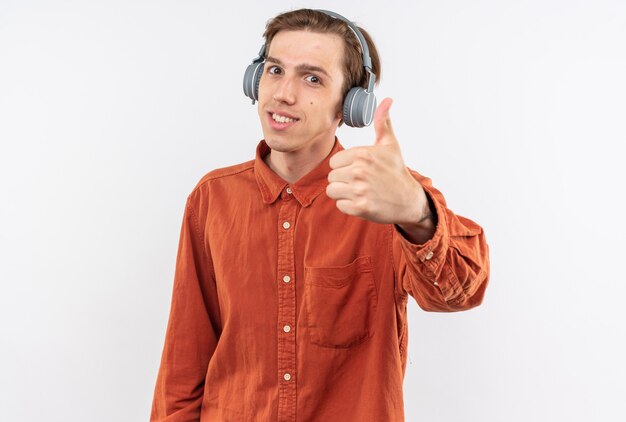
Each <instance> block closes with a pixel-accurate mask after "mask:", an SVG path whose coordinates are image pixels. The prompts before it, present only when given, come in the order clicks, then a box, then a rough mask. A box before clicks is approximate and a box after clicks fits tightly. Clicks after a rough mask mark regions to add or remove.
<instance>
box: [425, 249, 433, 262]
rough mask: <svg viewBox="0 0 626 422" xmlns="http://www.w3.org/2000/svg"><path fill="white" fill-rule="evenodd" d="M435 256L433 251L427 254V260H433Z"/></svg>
mask: <svg viewBox="0 0 626 422" xmlns="http://www.w3.org/2000/svg"><path fill="white" fill-rule="evenodd" d="M433 255H434V253H433V251H428V254H426V259H427V260H428V259H430V258H432V257H433Z"/></svg>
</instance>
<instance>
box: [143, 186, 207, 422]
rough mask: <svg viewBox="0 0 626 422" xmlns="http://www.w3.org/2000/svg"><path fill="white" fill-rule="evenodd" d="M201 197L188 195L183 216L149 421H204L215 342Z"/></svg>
mask: <svg viewBox="0 0 626 422" xmlns="http://www.w3.org/2000/svg"><path fill="white" fill-rule="evenodd" d="M194 202H195V204H194ZM197 202H198V201H193V200H192V195H190V196H189V197H188V199H187V204H186V207H185V212H184V216H183V223H182V227H181V231H180V241H179V244H178V255H177V258H176V267H175V273H174V288H173V293H172V300H171V307H170V314H169V320H168V324H167V330H166V334H165V345H164V347H163V353H162V356H161V364H160V368H159V372H158V376H157V381H156V386H155V390H154V398H153V402H152V413H151V417H150V421H159V422H165V421H168V422H183V421H185V422H187V421H199V420H200V411H201V406H202V398H203V393H204V380H205V376H206V372H207V368H208V364H209V360H210V359H211V356H212V355H213V352H214V350H215V347H216V344H217V339H218V328H217V327H218V325H217V324H216V322H215V321H216V319H217V315H218V313H217V312H216V310H217V309H218V306H217V299H216V298H217V294H216V289H215V276H214V271H213V265H212V261H211V255H210V251H209V250H208V245H207V244H206V242H205V241H204V229H203V228H204V226H205V225H204V224H200V220H201V218H199V217H198V215H199V214H203V212H202V211H200V210H201V209H202V207H201V206H199V205H198V204H197Z"/></svg>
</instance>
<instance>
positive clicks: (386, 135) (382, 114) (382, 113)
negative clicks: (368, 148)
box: [374, 98, 397, 145]
mask: <svg viewBox="0 0 626 422" xmlns="http://www.w3.org/2000/svg"><path fill="white" fill-rule="evenodd" d="M392 103H393V100H392V99H391V98H385V99H384V100H383V101H382V102H381V103H380V104H379V105H378V107H377V108H376V111H375V112H374V130H375V132H376V142H375V144H376V145H391V144H396V143H397V140H396V136H395V134H394V133H393V128H392V127H391V117H390V116H389V109H390V108H391V104H392Z"/></svg>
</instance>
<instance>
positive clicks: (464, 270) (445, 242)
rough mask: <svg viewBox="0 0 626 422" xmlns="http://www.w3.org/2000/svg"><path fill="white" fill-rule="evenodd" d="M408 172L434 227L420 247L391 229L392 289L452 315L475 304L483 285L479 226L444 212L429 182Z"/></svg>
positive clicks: (485, 253)
mask: <svg viewBox="0 0 626 422" xmlns="http://www.w3.org/2000/svg"><path fill="white" fill-rule="evenodd" d="M411 174H412V175H413V177H414V178H415V179H416V180H417V181H418V182H419V183H420V184H421V185H422V187H423V188H424V191H425V192H426V194H427V195H428V198H429V199H430V201H432V206H434V211H435V214H436V215H435V216H433V217H434V219H433V221H434V222H435V225H436V228H435V231H434V233H433V234H432V236H431V237H430V238H429V237H426V239H427V240H426V241H425V242H424V243H422V244H416V243H413V242H411V240H410V239H411V237H410V235H407V233H404V234H403V230H402V229H400V228H399V227H398V226H395V229H394V230H393V233H392V242H393V255H394V265H395V268H396V275H397V277H396V278H397V280H398V283H397V289H398V290H399V292H400V294H407V293H408V294H410V295H411V296H413V298H414V299H415V300H416V302H417V303H418V305H419V306H420V307H421V308H422V309H424V310H426V311H437V312H454V311H462V310H467V309H470V308H473V307H475V306H478V305H480V304H481V303H482V300H483V297H484V293H485V289H486V287H487V284H488V281H489V247H488V245H487V241H486V238H485V234H484V232H483V230H482V228H481V227H480V226H479V225H478V224H476V223H474V222H473V221H472V220H469V219H467V218H465V217H462V216H460V215H456V214H454V213H453V212H452V211H451V210H450V209H448V208H447V206H446V201H445V199H444V197H443V195H442V194H441V192H439V191H438V190H437V189H435V188H434V187H433V186H432V184H431V181H430V179H429V178H427V177H424V176H422V175H420V174H419V173H417V172H415V171H411ZM426 231H427V230H426ZM413 235H414V233H413ZM405 236H406V237H405ZM407 237H408V238H407Z"/></svg>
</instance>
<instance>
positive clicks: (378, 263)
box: [151, 141, 489, 422]
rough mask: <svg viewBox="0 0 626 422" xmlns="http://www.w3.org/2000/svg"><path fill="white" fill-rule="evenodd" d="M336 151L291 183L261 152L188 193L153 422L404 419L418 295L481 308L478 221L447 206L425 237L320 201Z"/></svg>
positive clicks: (444, 304) (484, 267) (441, 305)
mask: <svg viewBox="0 0 626 422" xmlns="http://www.w3.org/2000/svg"><path fill="white" fill-rule="evenodd" d="M341 149H343V148H342V146H341V145H340V143H339V141H336V142H335V145H334V147H333V150H332V152H331V153H330V154H329V156H328V157H327V158H326V159H325V160H324V161H323V162H321V163H320V164H319V165H318V166H317V167H316V168H315V169H314V170H312V171H311V172H310V173H309V174H307V175H306V176H304V177H303V178H301V179H300V180H298V181H297V182H296V183H293V184H288V183H287V182H285V181H284V180H282V179H281V178H280V177H278V176H277V175H276V174H275V173H274V172H273V171H272V170H270V168H269V167H268V166H267V165H266V164H265V162H264V161H263V158H262V157H263V156H265V155H266V154H267V153H268V152H269V148H268V146H267V145H266V144H265V142H263V141H261V143H260V144H259V146H258V147H257V155H256V159H255V160H252V161H249V162H246V163H243V164H239V165H236V166H232V167H227V168H222V169H218V170H214V171H212V172H210V173H208V174H207V175H205V176H204V177H203V178H202V179H201V180H200V181H199V182H198V184H197V186H196V187H195V188H194V190H193V191H192V192H191V193H190V195H189V197H188V199H187V204H186V208H185V213H184V218H183V223H182V229H181V233H180V243H179V249H178V256H177V260H176V270H175V277H174V289H173V293H172V302H171V309H170V315H169V322H168V325H167V332H166V337H165V346H164V349H163V354H162V358H161V366H160V369H159V373H158V378H157V381H156V387H155V391H154V400H153V405H152V415H151V421H170V422H174V421H176V422H182V421H201V422H209V421H211V422H213V421H220V422H229V421H233V422H235V421H236V422H242V421H280V422H282V421H285V422H287V421H290V422H295V421H299V422H303V421H324V422H325V421H359V422H364V421H375V422H381V421H403V420H404V409H403V396H402V380H403V377H404V373H405V369H406V347H407V324H406V322H407V315H406V304H407V298H408V295H411V296H412V297H413V298H415V300H416V301H417V303H418V304H419V306H420V307H421V308H422V309H424V310H427V311H442V312H451V311H461V310H465V309H469V308H472V307H474V306H477V305H479V304H480V303H481V302H482V299H483V295H484V292H485V288H486V286H487V284H488V280H489V256H488V246H487V243H486V240H485V236H484V233H483V230H482V228H481V227H480V226H479V225H477V224H476V223H474V222H472V221H471V220H469V219H467V218H464V217H461V216H458V215H455V214H454V213H453V212H452V211H450V210H449V209H448V208H447V206H446V202H445V200H444V197H443V196H442V194H441V193H440V192H439V191H438V190H437V189H435V188H434V187H433V186H432V184H431V181H430V179H428V178H425V177H423V176H421V175H420V174H418V173H417V172H412V174H413V175H414V177H415V178H416V179H417V180H418V181H419V182H420V183H421V184H422V186H423V187H424V189H425V190H426V192H427V194H428V195H429V196H430V197H431V198H432V200H433V203H434V205H435V208H436V213H437V217H438V224H437V229H436V232H435V234H434V236H433V238H432V239H430V240H429V241H428V242H426V243H425V244H423V245H415V244H412V243H410V242H409V241H407V240H406V239H405V238H404V237H403V236H402V235H401V233H400V232H399V231H398V230H397V229H396V227H395V226H394V225H391V224H378V223H372V222H369V221H366V220H363V219H360V218H356V217H352V216H348V215H345V214H343V213H341V212H340V211H339V210H338V209H337V208H336V206H335V201H333V200H331V199H330V198H328V196H326V193H325V189H326V186H327V184H328V182H327V175H328V172H329V171H330V167H329V164H328V162H329V159H330V156H332V155H333V154H334V153H335V152H337V151H340V150H341Z"/></svg>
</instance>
